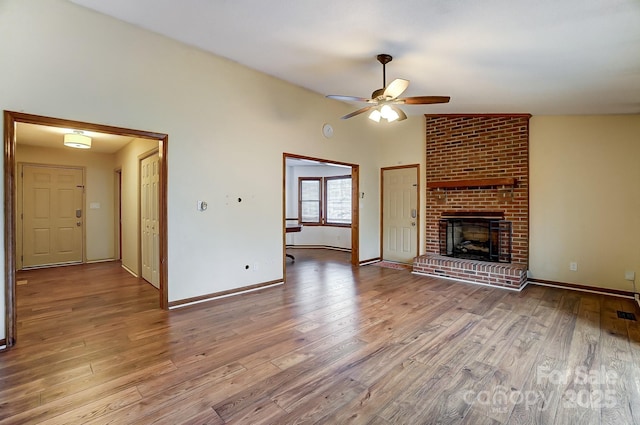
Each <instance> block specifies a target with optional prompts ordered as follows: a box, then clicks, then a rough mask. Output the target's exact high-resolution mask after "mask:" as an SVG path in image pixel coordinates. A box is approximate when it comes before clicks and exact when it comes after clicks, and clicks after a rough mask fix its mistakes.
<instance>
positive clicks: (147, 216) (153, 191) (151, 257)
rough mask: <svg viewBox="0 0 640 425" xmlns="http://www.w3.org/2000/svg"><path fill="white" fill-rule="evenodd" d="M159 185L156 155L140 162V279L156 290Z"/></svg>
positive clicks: (158, 158)
mask: <svg viewBox="0 0 640 425" xmlns="http://www.w3.org/2000/svg"><path fill="white" fill-rule="evenodd" d="M159 184H160V157H159V155H158V153H156V154H154V155H151V156H149V157H147V158H144V159H143V160H142V161H141V162H140V231H141V238H140V239H141V242H140V243H141V253H140V254H141V255H140V257H141V259H142V261H141V263H142V264H141V265H142V278H143V279H145V280H146V281H147V282H149V283H151V284H152V285H153V286H155V287H156V288H158V287H159V285H160V237H159V231H160V226H159V223H158V220H159V203H158V193H159V190H160V188H159Z"/></svg>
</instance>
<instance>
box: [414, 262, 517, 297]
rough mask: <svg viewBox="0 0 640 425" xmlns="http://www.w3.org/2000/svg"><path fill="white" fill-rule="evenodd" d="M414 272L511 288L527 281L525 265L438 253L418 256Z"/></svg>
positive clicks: (515, 287)
mask: <svg viewBox="0 0 640 425" xmlns="http://www.w3.org/2000/svg"><path fill="white" fill-rule="evenodd" d="M413 272H414V273H416V274H424V275H427V276H438V277H446V278H449V279H456V280H461V281H464V282H472V283H480V284H483V285H490V286H500V287H503V288H509V289H521V288H522V287H524V285H525V284H526V283H527V269H526V267H525V266H523V265H518V264H504V263H490V262H487V261H477V260H463V259H459V258H451V257H443V256H441V255H437V254H425V255H421V256H419V257H416V259H415V260H414V262H413Z"/></svg>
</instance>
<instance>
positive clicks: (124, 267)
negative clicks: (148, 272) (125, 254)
mask: <svg viewBox="0 0 640 425" xmlns="http://www.w3.org/2000/svg"><path fill="white" fill-rule="evenodd" d="M122 268H123V269H125V270H126V271H127V272H129V274H130V275H132V276H133V277H140V276H138V275H137V274H136V273H134V272H133V270H131V269H130V268H129V267H127V266H125V265H124V264H122Z"/></svg>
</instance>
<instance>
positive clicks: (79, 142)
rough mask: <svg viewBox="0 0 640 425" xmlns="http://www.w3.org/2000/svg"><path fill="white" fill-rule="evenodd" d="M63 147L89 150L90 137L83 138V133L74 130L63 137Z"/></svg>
mask: <svg viewBox="0 0 640 425" xmlns="http://www.w3.org/2000/svg"><path fill="white" fill-rule="evenodd" d="M64 145H65V146H67V147H70V148H76V149H90V148H91V137H89V136H85V135H84V132H83V131H80V130H74V131H73V133H67V134H65V135H64Z"/></svg>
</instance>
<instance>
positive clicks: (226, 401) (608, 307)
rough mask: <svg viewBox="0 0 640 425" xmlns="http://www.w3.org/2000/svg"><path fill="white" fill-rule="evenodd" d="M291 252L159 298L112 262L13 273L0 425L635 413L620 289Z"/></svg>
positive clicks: (635, 369)
mask: <svg viewBox="0 0 640 425" xmlns="http://www.w3.org/2000/svg"><path fill="white" fill-rule="evenodd" d="M292 251H293V250H292ZM293 253H294V254H295V256H296V261H295V263H293V264H291V263H289V264H288V267H287V278H288V281H287V284H286V285H284V286H279V287H275V288H271V289H266V290H263V291H258V292H253V293H248V294H244V295H240V296H236V297H230V298H225V299H221V300H217V301H213V302H208V303H202V304H198V305H193V306H190V307H185V308H182V309H178V310H173V311H162V310H159V309H158V308H157V305H158V295H157V292H156V290H155V289H154V288H153V287H151V285H149V284H146V283H143V282H142V281H140V280H138V279H135V278H133V277H131V276H130V275H129V274H128V273H126V272H125V271H124V270H123V269H122V268H120V266H119V264H117V263H103V264H93V265H83V266H72V267H65V268H62V269H49V270H33V271H29V272H22V273H20V274H19V275H18V281H19V282H20V281H21V284H19V285H18V288H17V289H18V290H17V300H18V345H17V346H16V347H15V348H14V349H12V350H11V351H9V352H5V353H0V424H26V423H44V424H75V423H78V424H80V423H81V424H107V423H113V424H134V423H135V424H151V423H160V424H227V423H233V424H250V423H255V424H289V423H326V424H562V425H566V424H581V425H586V424H616V425H620V424H640V369H639V366H638V365H640V326H639V325H638V323H637V322H635V321H631V320H626V319H622V318H618V315H617V311H619V310H620V311H627V312H633V313H637V311H636V309H635V306H634V304H633V302H632V301H631V300H627V299H621V298H613V297H608V296H601V295H595V294H587V293H578V292H570V291H566V290H561V289H555V288H547V287H541V286H529V287H527V288H526V289H525V290H524V291H523V292H522V293H514V292H509V291H505V290H500V289H495V288H487V287H482V286H475V285H470V284H463V283H456V282H451V281H446V280H439V279H435V278H427V277H421V276H414V275H412V274H411V273H410V272H409V271H406V270H393V269H386V268H381V267H377V266H375V265H370V266H364V267H360V268H353V267H352V266H351V265H350V264H349V254H347V253H342V252H334V251H323V250H310V249H297V250H295V252H293ZM24 281H26V282H24Z"/></svg>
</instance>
